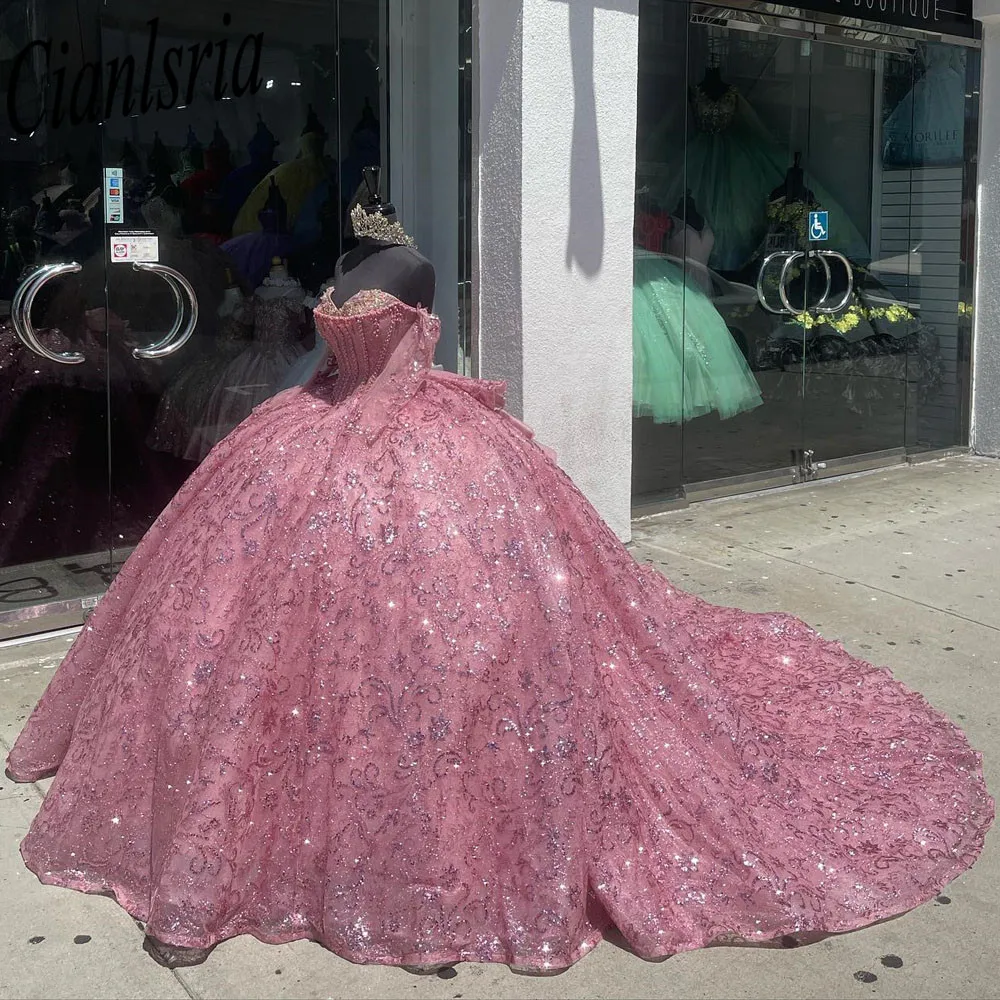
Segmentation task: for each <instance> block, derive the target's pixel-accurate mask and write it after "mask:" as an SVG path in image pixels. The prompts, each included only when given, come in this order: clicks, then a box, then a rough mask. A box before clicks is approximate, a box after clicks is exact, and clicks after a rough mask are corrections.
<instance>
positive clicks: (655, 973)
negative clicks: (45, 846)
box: [0, 458, 1000, 1000]
mask: <svg viewBox="0 0 1000 1000" xmlns="http://www.w3.org/2000/svg"><path fill="white" fill-rule="evenodd" d="M634 550H635V554H636V556H637V558H640V559H646V560H649V561H652V562H653V563H655V564H656V565H657V566H658V567H659V568H660V569H662V570H663V572H665V573H666V574H667V575H668V576H669V577H670V578H671V579H672V580H673V581H674V582H675V583H676V584H677V585H678V586H680V587H683V588H684V589H687V590H690V591H692V592H695V593H698V594H700V595H702V596H704V597H706V598H707V599H708V600H711V601H714V602H717V603H727V604H736V605H739V606H741V607H744V608H747V609H749V610H755V611H763V610H772V609H780V610H783V611H789V612H792V613H794V614H797V615H800V616H801V617H803V618H804V619H805V620H806V621H808V622H809V623H810V624H811V625H813V626H814V627H816V628H817V629H818V630H819V631H820V632H822V633H823V634H824V635H827V636H829V637H831V638H837V639H839V640H841V641H842V642H843V643H844V644H845V645H846V646H847V648H848V649H850V650H851V651H852V652H854V653H856V654H858V655H861V656H864V657H865V658H867V659H869V660H873V661H875V662H878V663H881V664H885V665H888V666H890V667H891V668H892V669H893V671H894V673H895V674H896V676H897V677H899V679H900V680H902V681H904V682H905V683H906V684H908V685H909V686H911V687H914V688H916V689H917V690H919V691H921V692H922V693H923V694H924V695H926V696H927V698H928V699H929V700H930V701H931V702H932V703H933V704H934V705H936V706H937V707H939V708H941V709H942V710H944V711H945V712H947V713H949V714H950V715H951V716H952V717H953V718H954V719H956V721H959V722H960V723H961V724H962V725H963V726H964V727H965V729H966V731H967V732H968V733H969V736H970V738H971V740H972V742H973V744H974V745H975V746H976V747H977V748H978V749H980V750H982V751H983V752H984V754H985V756H986V772H987V780H988V781H989V783H990V787H991V788H992V789H993V790H994V794H995V793H996V790H997V788H998V787H1000V721H998V716H1000V651H998V650H1000V644H998V639H1000V572H998V560H1000V463H996V462H991V461H985V460H978V459H971V458H960V459H951V460H948V461H946V462H941V463H935V464H930V465H924V466H917V467H914V468H900V469H894V470H891V471H888V472H880V473H875V474H871V475H867V476H863V477H859V478H855V479H849V480H843V481H840V482H834V483H826V484H822V485H817V486H809V487H797V488H795V489H792V490H788V491H782V492H780V493H770V494H766V495H761V496H757V497H751V498H741V499H739V500H727V501H718V502H713V503H708V504H703V505H700V506H698V507H695V508H692V509H690V510H687V511H681V512H678V513H673V514H668V515H663V516H661V517H659V518H655V519H651V520H646V521H642V522H640V523H639V524H638V525H637V527H636V531H635V541H634ZM68 641H69V640H68V639H66V638H61V639H59V638H57V639H53V640H49V641H46V642H44V643H35V644H31V645H23V646H19V647H14V648H12V649H11V648H8V649H6V650H2V651H0V744H2V745H3V753H4V754H6V751H7V748H9V746H10V743H11V741H12V739H13V738H14V736H15V735H16V733H17V731H18V729H19V727H20V726H21V725H22V724H23V721H24V719H25V717H26V716H27V713H28V712H29V711H30V709H31V706H32V705H33V704H34V702H35V701H36V699H37V698H38V696H39V694H40V693H41V691H42V690H43V689H44V686H45V684H46V681H47V679H48V677H49V676H51V672H52V669H53V668H54V666H55V665H56V664H57V663H58V662H59V659H60V657H61V656H62V655H63V653H64V652H65V650H66V648H67V646H68ZM43 794H44V788H43V787H39V786H23V785H13V784H11V783H10V782H9V781H7V780H6V779H0V948H2V949H3V950H2V954H3V956H4V957H5V961H4V962H2V963H0V998H22V997H24V998H28V997H32V998H34V997H38V998H42V997H48V998H62V997H67V998H70V997H72V998H77V997H80V998H84V997H86V998H90V997H100V998H118V997H122V998H125V997H129V998H131V997H134V998H161V997H163V998H168V997H199V998H205V1000H208V998H219V1000H222V998H230V997H231V998H239V1000H249V998H258V997H260V998H295V1000H299V998H303V1000H304V998H309V1000H312V998H322V997H327V998H348V997H351V998H353V997H375V998H387V1000H388V998H392V1000H395V998H411V997H412V998H414V1000H423V998H428V1000H430V998H433V1000H445V998H448V1000H458V998H464V1000H474V998H493V1000H501V998H510V1000H514V998H534V997H539V998H594V1000H603V998H609V1000H610V998H662V1000H668V998H691V1000H696V998H722V997H727V998H728V997H732V998H803V1000H805V998H810V1000H811V998H842V997H846V998H852V1000H853V998H862V997H871V996H875V997H884V998H900V1000H903V998H914V1000H916V998H927V1000H939V998H963V1000H965V998H968V1000H973V998H975V1000H989V998H1000V935H998V934H997V931H998V929H1000V920H998V912H1000V906H998V901H997V885H998V876H1000V834H998V833H997V831H996V830H993V831H992V832H991V834H990V837H989V839H988V840H987V845H986V851H985V853H984V856H983V858H982V859H981V860H980V862H979V864H978V865H977V866H976V868H975V869H973V870H972V871H971V872H969V873H967V874H966V875H965V876H963V877H962V878H960V879H959V880H958V881H957V882H955V883H954V884H953V885H952V886H951V887H949V889H948V890H947V894H946V895H942V896H939V897H938V899H937V900H936V901H935V902H933V903H930V904H928V905H926V906H924V907H921V908H920V909H918V910H916V911H914V912H912V913H909V914H906V915H904V916H903V917H900V918H899V919H897V920H893V921H890V922H888V923H885V924H881V925H879V926H876V927H873V928H869V929H868V930H864V931H859V932H856V933H854V934H849V935H844V936H843V937H839V938H834V939H831V940H828V941H825V942H822V943H820V944H816V945H812V946H810V947H803V948H797V949H785V950H762V949H761V950H758V949H736V948H714V949H709V950H706V951H701V952H695V953H691V954H686V955H681V956H678V957H676V958H672V959H670V960H668V961H666V962H663V963H658V964H650V963H645V962H642V961H640V960H638V959H636V958H634V957H633V956H631V955H629V954H628V953H626V952H625V951H623V950H621V949H620V948H618V947H617V946H616V945H614V944H612V943H610V942H605V943H603V944H602V945H601V946H600V947H598V948H597V949H596V950H595V952H594V953H593V954H592V955H590V956H589V957H588V958H586V959H585V960H584V961H582V962H580V963H579V964H578V965H577V966H575V967H574V968H573V969H571V970H569V971H568V972H566V973H564V974H562V975H559V976H555V977H551V978H534V977H526V976H518V975H515V974H513V973H511V972H509V971H508V970H507V969H505V968H493V967H483V966H469V965H464V966H460V967H458V968H457V969H456V970H454V973H448V978H441V977H439V976H429V977H416V976H412V975H410V974H408V973H406V972H403V971H401V970H395V969H382V968H374V967H372V968H364V967H358V966H353V965H350V964H349V963H347V962H344V961H342V960H340V959H338V958H336V957H335V956H333V955H331V954H329V953H327V952H326V951H324V950H323V949H322V948H320V947H318V946H317V945H313V944H307V943H298V944H294V945H289V946H282V947H273V946H267V945H262V944H259V943H257V942H256V941H253V940H249V939H238V940H235V941H231V942H228V943H226V944H224V945H222V946H220V947H219V948H218V949H217V950H216V951H215V952H214V953H213V955H212V956H211V957H210V958H209V960H208V961H207V962H206V964H205V965H203V966H200V967H198V968H194V969H187V970H179V971H177V972H168V971H166V970H163V969H161V968H159V967H158V966H156V965H155V964H154V963H153V962H152V961H151V960H150V959H149V958H148V957H147V956H146V955H145V954H144V953H143V952H142V950H141V947H140V945H141V941H142V932H141V930H140V929H139V928H138V927H137V926H136V925H135V923H134V922H133V921H132V920H131V919H130V918H129V917H128V916H126V915H125V914H124V913H123V912H122V911H121V910H120V909H118V907H117V906H116V905H115V904H114V903H113V902H112V901H110V900H108V899H103V898H95V897H85V896H81V895H78V894H76V893H73V892H69V891H66V890H61V889H54V888H47V887H44V886H41V885H39V884H38V883H37V881H36V880H35V879H34V877H33V876H32V875H30V874H29V873H28V872H27V871H26V870H25V869H24V868H23V866H22V865H21V863H20V859H19V857H18V854H17V844H18V842H19V840H20V838H21V837H22V836H23V835H24V833H25V831H26V829H27V826H28V823H29V822H30V819H31V817H32V815H33V814H34V812H35V810H36V809H37V807H38V803H39V801H40V799H41V796H42V795H43Z"/></svg>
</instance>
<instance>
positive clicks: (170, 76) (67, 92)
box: [7, 14, 264, 135]
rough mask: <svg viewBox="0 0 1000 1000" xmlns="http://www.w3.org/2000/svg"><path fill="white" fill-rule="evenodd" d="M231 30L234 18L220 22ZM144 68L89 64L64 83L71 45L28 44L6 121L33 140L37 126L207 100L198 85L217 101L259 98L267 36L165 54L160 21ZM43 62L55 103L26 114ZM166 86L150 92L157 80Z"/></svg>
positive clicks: (15, 70)
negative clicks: (25, 94) (26, 92)
mask: <svg viewBox="0 0 1000 1000" xmlns="http://www.w3.org/2000/svg"><path fill="white" fill-rule="evenodd" d="M222 23H223V24H224V25H226V26H227V27H228V26H229V25H230V24H231V23H232V16H231V15H230V14H226V15H224V16H223V19H222ZM146 27H147V29H148V36H147V39H146V58H145V62H144V63H142V64H140V65H136V60H135V57H134V56H131V55H127V56H125V57H124V58H121V57H117V56H116V57H115V58H113V59H109V60H107V62H103V63H102V62H84V63H82V64H80V66H79V68H78V69H77V70H76V72H75V73H74V74H73V76H72V78H70V79H67V67H66V65H65V59H66V56H67V55H68V54H69V52H70V44H69V42H67V41H65V40H56V39H52V38H44V39H36V40H35V41H33V42H29V43H28V44H27V45H26V46H25V47H24V48H23V49H21V51H20V52H19V53H18V54H17V55H16V56H15V57H14V60H13V64H12V66H11V76H10V86H9V88H8V90H7V116H8V118H9V119H10V125H11V128H12V129H13V130H14V132H16V133H17V134H19V135H30V134H31V133H32V132H34V131H35V130H36V129H37V128H38V127H39V126H40V125H42V124H43V123H47V124H48V125H50V126H51V127H52V128H58V127H59V126H60V125H62V124H63V123H64V122H69V123H70V124H71V125H80V124H82V123H83V122H95V123H96V122H99V121H104V120H106V119H108V118H111V117H112V116H114V115H116V114H121V115H123V116H126V117H127V116H130V115H134V114H143V115H145V114H149V113H150V112H152V111H169V110H170V109H171V108H175V107H178V106H181V105H185V104H190V103H192V102H193V101H194V99H195V97H196V96H197V95H199V94H202V93H204V91H203V90H201V89H199V84H201V85H204V84H206V83H207V84H208V85H209V87H210V88H211V89H210V93H211V95H212V97H213V98H214V100H216V101H221V100H222V99H223V97H225V96H227V95H228V94H230V93H231V94H232V96H234V97H242V96H243V95H244V94H248V93H249V94H256V93H257V91H258V90H260V88H261V87H262V86H263V80H262V79H261V75H260V61H261V54H262V51H263V48H264V35H263V33H261V32H258V33H257V34H249V35H247V36H246V37H245V38H243V39H242V40H241V41H240V43H239V45H235V44H234V45H232V46H231V45H230V39H226V38H223V39H218V40H215V41H206V42H195V43H194V44H193V45H170V46H168V47H166V48H163V49H162V51H160V46H159V45H158V41H159V33H160V19H159V18H157V17H154V18H153V19H152V20H151V21H147V22H146ZM38 60H42V61H44V64H45V76H46V79H47V80H48V81H49V85H48V87H47V90H48V92H49V94H50V99H49V100H48V101H46V103H45V106H44V107H42V108H39V107H38V106H37V105H36V104H34V102H31V103H32V110H31V112H30V114H29V113H26V112H25V110H24V107H23V105H22V88H24V87H25V86H28V87H29V88H31V87H32V85H33V84H34V83H35V80H34V78H33V74H32V69H33V67H35V66H36V65H37V63H38ZM157 70H158V73H157V75H158V76H159V77H160V78H161V79H162V80H163V81H164V83H163V85H161V86H157V87H155V88H154V87H153V86H152V80H153V74H154V72H155V71H157Z"/></svg>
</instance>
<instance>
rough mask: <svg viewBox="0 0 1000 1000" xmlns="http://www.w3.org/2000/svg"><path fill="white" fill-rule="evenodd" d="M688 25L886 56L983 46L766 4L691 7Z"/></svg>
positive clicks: (758, 0) (744, 0) (743, 1)
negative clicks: (927, 46) (921, 48)
mask: <svg viewBox="0 0 1000 1000" xmlns="http://www.w3.org/2000/svg"><path fill="white" fill-rule="evenodd" d="M690 21H691V23H692V24H699V25H707V26H716V27H720V28H722V27H724V28H731V29H734V30H737V31H748V32H760V33H762V34H774V35H785V36H789V37H792V38H815V39H816V40H817V41H823V42H830V43H833V44H839V45H850V46H857V47H858V48H866V49H882V50H884V51H887V52H912V51H913V49H914V47H915V46H916V45H917V43H919V42H926V41H928V40H931V41H947V42H952V43H955V44H958V45H964V46H967V47H971V48H980V47H981V45H982V43H981V41H980V40H979V39H977V38H963V37H957V36H953V35H948V34H945V33H943V32H934V31H925V30H922V29H919V28H911V27H904V26H901V25H895V24H892V25H890V24H883V23H882V22H878V21H866V20H864V19H862V18H856V17H840V16H837V15H835V14H828V13H826V12H824V11H817V10H809V9H808V8H805V7H786V6H783V5H781V4H775V3H766V2H765V0H731V2H730V3H728V4H726V5H722V4H706V3H692V4H691V15H690Z"/></svg>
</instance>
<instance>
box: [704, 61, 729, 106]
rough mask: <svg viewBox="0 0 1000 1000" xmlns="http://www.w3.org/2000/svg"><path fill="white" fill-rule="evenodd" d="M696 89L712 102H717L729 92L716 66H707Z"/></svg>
mask: <svg viewBox="0 0 1000 1000" xmlns="http://www.w3.org/2000/svg"><path fill="white" fill-rule="evenodd" d="M698 89H699V90H700V91H701V92H702V93H703V94H706V95H707V96H708V97H710V98H711V99H712V100H713V101H718V100H719V99H720V98H722V96H723V95H724V94H725V93H726V91H728V90H729V84H728V83H726V81H725V80H723V79H722V72H721V71H720V69H719V67H718V66H709V67H708V69H706V70H705V75H704V77H702V81H701V83H699V84H698Z"/></svg>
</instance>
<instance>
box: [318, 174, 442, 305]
mask: <svg viewBox="0 0 1000 1000" xmlns="http://www.w3.org/2000/svg"><path fill="white" fill-rule="evenodd" d="M380 175H381V168H379V167H366V168H365V170H364V175H363V176H364V179H363V182H362V185H361V189H360V191H359V192H358V194H357V195H356V196H355V199H354V206H353V208H352V209H351V213H350V226H351V230H352V232H353V234H354V238H355V239H356V240H357V241H358V243H357V246H355V247H354V248H353V249H352V250H348V251H347V253H345V254H344V255H343V256H342V257H341V258H340V260H338V261H337V266H336V268H335V270H334V293H333V298H334V302H336V304H337V305H338V306H342V305H343V304H344V303H345V302H346V301H347V300H348V299H349V298H350V297H351V296H352V295H355V294H356V293H357V292H360V291H363V290H370V289H376V288H377V289H379V290H380V291H383V292H388V293H389V294H390V295H394V296H395V297H396V298H397V299H399V300H400V302H405V303H406V304H407V305H410V306H413V307H415V308H416V307H417V306H420V307H422V308H424V309H426V310H428V311H430V310H432V309H433V308H434V290H435V274H434V265H433V264H431V262H430V261H429V260H428V259H427V258H426V257H424V255H423V254H421V253H419V252H418V251H417V249H416V247H415V246H414V243H413V240H412V239H411V238H410V236H408V235H407V233H406V232H405V230H404V229H403V227H402V225H401V224H400V222H399V220H398V218H397V217H396V209H395V208H394V207H393V206H392V205H383V204H382V199H381V198H380V197H379V193H378V192H379V186H380V185H379V182H380Z"/></svg>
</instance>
